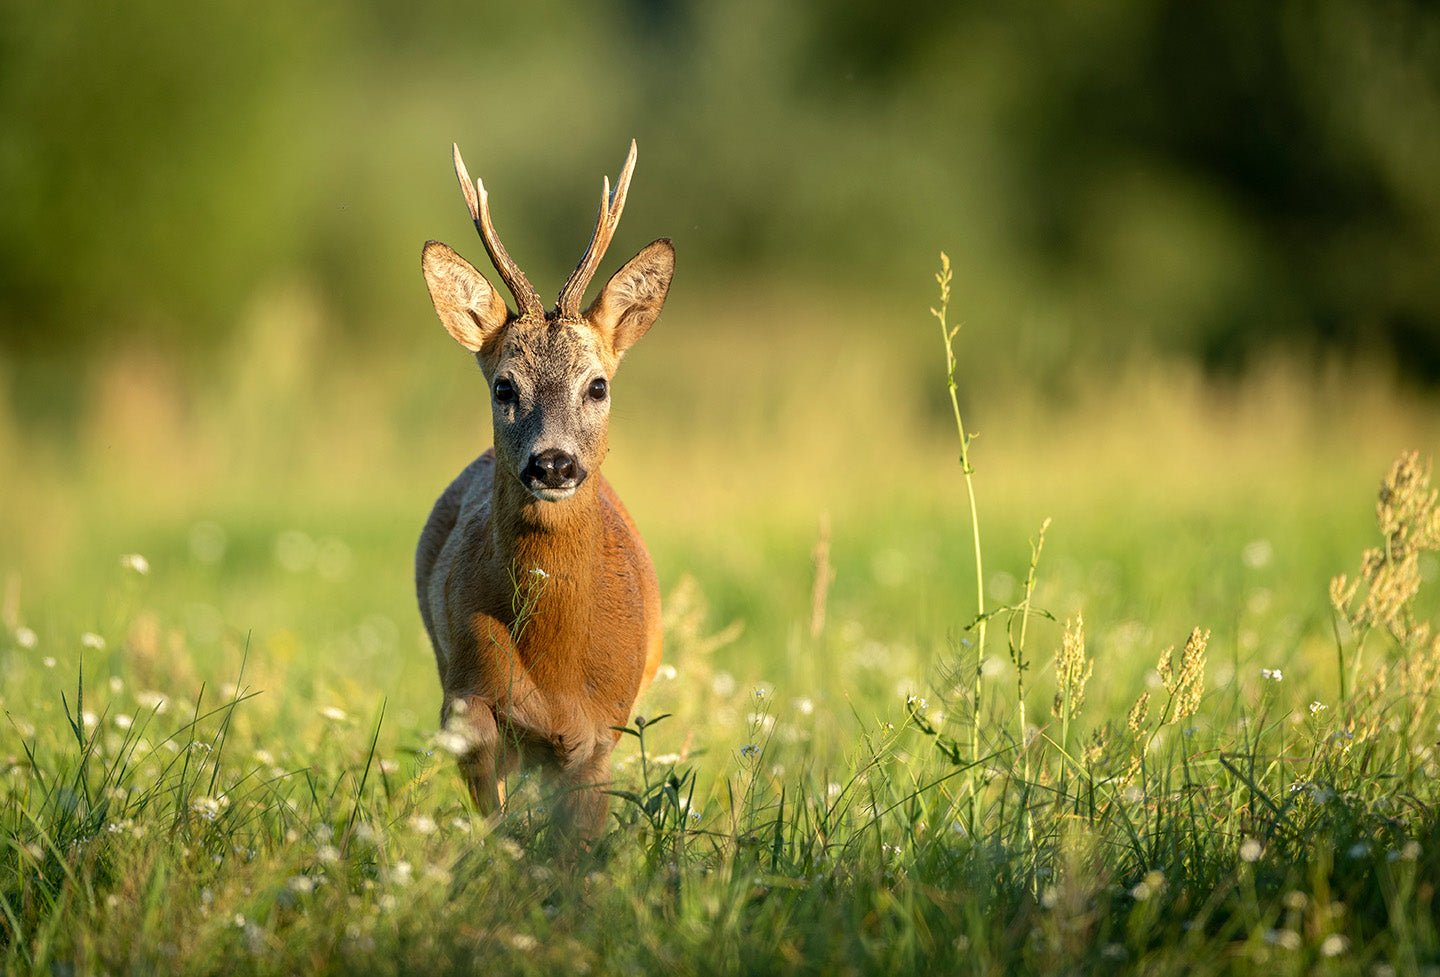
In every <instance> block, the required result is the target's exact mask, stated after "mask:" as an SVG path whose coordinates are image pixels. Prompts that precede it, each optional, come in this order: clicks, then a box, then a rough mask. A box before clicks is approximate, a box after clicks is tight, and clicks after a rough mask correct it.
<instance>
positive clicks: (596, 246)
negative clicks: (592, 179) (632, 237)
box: [556, 139, 635, 319]
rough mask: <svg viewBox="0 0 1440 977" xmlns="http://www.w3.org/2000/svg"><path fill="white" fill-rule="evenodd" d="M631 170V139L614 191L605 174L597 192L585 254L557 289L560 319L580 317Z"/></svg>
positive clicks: (617, 219) (621, 207) (621, 205)
mask: <svg viewBox="0 0 1440 977" xmlns="http://www.w3.org/2000/svg"><path fill="white" fill-rule="evenodd" d="M634 172H635V140H633V139H632V140H630V154H629V155H628V156H626V157H625V167H624V168H623V169H622V170H621V171H620V178H619V179H618V180H616V181H615V191H614V192H613V193H612V192H611V191H610V177H608V176H607V177H605V183H604V186H603V187H602V189H601V191H600V213H599V215H598V216H596V218H595V233H594V234H592V235H591V236H590V246H589V247H587V248H586V249H585V255H584V257H582V258H581V259H580V263H579V264H578V265H576V266H575V270H574V271H572V272H571V273H570V277H569V278H567V279H566V280H565V287H564V288H562V289H560V299H559V301H558V302H557V303H556V308H557V309H558V310H559V312H560V317H561V318H562V319H576V318H579V316H580V303H581V301H582V300H583V299H584V298H585V289H587V288H589V287H590V279H591V278H593V277H595V269H596V268H599V267H600V259H602V258H604V257H605V249H606V248H608V247H610V239H611V238H613V237H614V236H615V228H616V226H617V225H618V224H619V223H620V212H621V211H623V210H624V209H625V194H626V193H627V192H629V190H630V177H631V175H632V174H634Z"/></svg>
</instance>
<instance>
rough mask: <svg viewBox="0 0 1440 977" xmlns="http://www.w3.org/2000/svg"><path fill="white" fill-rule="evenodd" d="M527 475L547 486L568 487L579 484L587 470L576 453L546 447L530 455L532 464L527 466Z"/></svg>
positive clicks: (529, 478) (531, 479) (530, 478)
mask: <svg viewBox="0 0 1440 977" xmlns="http://www.w3.org/2000/svg"><path fill="white" fill-rule="evenodd" d="M525 477H526V479H528V480H529V481H532V482H539V483H540V484H541V485H543V486H545V487H546V488H568V487H570V486H572V485H577V484H579V482H580V480H581V479H582V478H584V477H585V472H584V469H582V468H581V467H580V463H579V462H578V461H576V460H575V456H574V455H571V454H568V453H566V452H564V451H561V450H560V449H559V448H546V449H545V450H544V451H541V452H540V453H538V454H533V455H531V456H530V464H528V465H526V466H525Z"/></svg>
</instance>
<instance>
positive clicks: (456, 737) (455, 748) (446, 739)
mask: <svg viewBox="0 0 1440 977" xmlns="http://www.w3.org/2000/svg"><path fill="white" fill-rule="evenodd" d="M435 746H436V747H437V748H438V749H441V750H444V751H445V752H446V753H449V754H451V755H452V756H463V755H465V754H466V753H469V752H470V747H471V743H470V737H469V736H466V735H465V733H463V732H461V731H460V730H458V729H442V730H441V731H440V732H438V733H436V734H435Z"/></svg>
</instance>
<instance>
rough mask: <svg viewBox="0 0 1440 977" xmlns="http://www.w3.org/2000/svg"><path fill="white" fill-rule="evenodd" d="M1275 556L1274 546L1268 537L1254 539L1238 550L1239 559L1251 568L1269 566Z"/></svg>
mask: <svg viewBox="0 0 1440 977" xmlns="http://www.w3.org/2000/svg"><path fill="white" fill-rule="evenodd" d="M1274 556H1275V547H1274V546H1272V545H1271V544H1270V541H1269V540H1268V539H1256V540H1252V541H1251V542H1249V543H1246V544H1245V548H1244V549H1242V550H1241V551H1240V559H1241V560H1242V561H1243V562H1244V564H1245V565H1246V566H1247V567H1249V568H1250V569H1251V570H1259V569H1261V568H1263V567H1266V566H1269V565H1270V561H1271V559H1273V558H1274Z"/></svg>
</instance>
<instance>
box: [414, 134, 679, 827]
mask: <svg viewBox="0 0 1440 977" xmlns="http://www.w3.org/2000/svg"><path fill="white" fill-rule="evenodd" d="M454 163H455V175H456V176H457V177H458V178H459V180H460V188H461V190H462V191H463V192H464V194H465V202H466V204H467V205H468V206H469V209H470V217H471V219H472V220H473V221H474V222H475V227H476V229H477V230H479V232H480V238H481V240H482V241H483V242H484V245H485V250H486V251H487V252H488V253H489V255H490V260H491V262H492V263H493V264H494V265H495V270H496V271H497V272H499V274H500V277H501V279H502V280H503V281H504V282H505V285H506V286H507V287H508V288H509V290H510V293H511V295H513V296H514V297H515V303H516V306H517V308H516V310H515V311H513V312H512V311H511V310H510V309H508V308H507V307H506V304H505V300H504V299H503V298H501V297H500V295H499V294H498V293H497V292H496V290H495V288H494V287H493V286H492V285H491V284H490V282H489V281H487V280H486V278H485V276H483V275H482V274H480V272H478V271H476V270H475V268H474V267H473V266H472V265H470V263H469V262H467V261H466V260H465V259H464V258H462V257H460V255H458V254H456V253H455V252H454V251H453V250H451V249H450V248H449V247H448V246H446V245H444V244H441V243H440V242H438V241H430V242H427V243H426V245H425V250H424V252H423V254H422V256H421V265H422V267H423V269H424V272H425V284H426V285H427V286H428V287H429V289H430V298H431V301H432V302H433V303H434V304H435V311H436V313H437V314H438V315H439V317H440V322H441V323H442V324H443V325H444V326H445V328H446V330H448V331H449V333H450V335H451V336H453V337H454V338H455V340H456V342H458V343H459V344H460V345H461V346H464V347H465V348H466V349H468V350H470V351H471V352H473V353H474V354H475V356H476V359H477V360H478V361H479V363H480V369H481V370H482V371H483V372H484V375H485V379H486V381H487V382H488V383H489V386H490V394H491V399H492V402H491V415H492V422H493V426H494V447H493V448H491V449H488V450H487V451H485V453H484V454H482V455H480V457H478V458H476V459H475V460H474V461H473V462H471V463H470V465H469V466H468V467H467V468H466V469H465V470H464V471H462V472H461V473H460V475H459V476H458V477H456V479H455V480H454V481H453V482H451V483H450V487H449V488H447V489H446V490H445V492H444V494H443V495H441V496H440V499H439V501H437V502H436V503H435V508H434V510H433V511H432V512H431V513H430V519H429V520H428V521H427V522H426V524H425V529H424V531H423V532H422V533H421V536H420V544H419V547H418V548H417V550H416V553H415V588H416V591H417V594H418V596H419V600H420V615H421V617H422V618H424V621H425V628H426V630H427V631H428V632H429V634H430V640H431V643H432V644H433V645H434V646H435V659H436V663H437V664H438V665H439V668H440V684H441V690H442V692H443V695H444V700H443V705H442V706H441V710H440V721H441V725H442V726H443V727H446V728H448V729H450V730H452V731H457V732H459V733H460V734H462V735H463V736H464V749H463V751H462V753H461V757H460V769H461V773H462V775H463V776H464V778H465V781H466V786H467V787H468V788H469V790H470V794H471V796H472V797H473V798H474V800H475V804H476V806H477V807H479V809H480V810H481V811H482V812H484V813H486V814H490V813H492V812H494V811H496V810H498V809H499V807H500V806H501V805H502V804H503V803H504V778H505V776H506V775H507V774H508V773H510V772H511V771H513V770H515V769H516V768H517V767H518V766H519V765H521V764H522V763H523V764H526V765H539V766H542V767H544V768H547V769H548V770H550V771H552V772H554V773H555V774H557V775H558V779H559V781H560V786H561V787H562V788H563V791H562V793H561V797H560V799H559V804H558V807H559V812H558V813H559V819H558V823H559V824H560V825H561V826H562V829H563V830H567V831H577V832H578V833H579V834H580V835H581V836H583V837H586V838H590V837H593V836H595V835H597V834H598V833H599V832H600V831H601V830H603V828H604V824H605V815H606V810H607V808H608V801H607V797H606V794H605V792H604V785H605V783H606V782H607V781H608V779H609V772H610V753H611V751H612V750H613V749H614V747H615V743H616V742H617V740H618V739H619V733H618V732H616V731H614V729H612V727H615V726H623V725H625V724H626V723H627V722H628V720H629V718H630V709H631V708H632V706H633V705H634V704H635V699H636V697H637V696H638V695H639V693H640V691H641V689H642V688H643V687H644V686H645V685H647V684H648V683H649V681H650V679H651V678H652V677H653V676H654V674H655V670H656V668H657V667H658V666H659V664H660V643H661V634H660V592H659V587H658V585H657V584H656V581H655V570H654V567H653V566H652V565H651V562H650V555H649V553H648V552H646V549H645V544H644V542H643V541H642V540H641V538H640V533H639V531H638V530H637V529H636V528H635V524H634V523H633V522H632V521H631V519H630V516H629V514H628V513H627V512H626V511H625V507H624V506H622V505H621V504H620V499H619V497H618V496H617V495H616V494H615V491H614V489H612V488H611V487H610V485H609V483H608V482H606V481H605V478H604V477H603V476H602V475H601V474H600V472H599V468H600V463H601V462H602V461H603V460H604V458H605V454H606V452H607V451H608V450H609V447H608V440H607V432H608V427H609V419H610V379H611V377H612V376H614V374H615V368H616V367H617V366H618V365H619V363H620V358H621V357H622V356H623V355H624V354H625V351H626V350H627V349H629V348H630V347H631V346H632V345H633V344H634V343H635V342H636V340H638V339H639V338H640V337H641V336H643V335H645V332H646V331H647V330H648V329H649V328H650V326H651V325H652V324H653V323H654V322H655V319H656V317H658V316H659V315H660V308H661V306H662V305H663V304H664V302H665V296H666V294H667V293H668V292H669V289H670V278H671V276H672V274H673V273H674V270H675V249H674V248H673V247H672V246H671V244H670V242H669V240H667V239H664V238H662V239H660V240H658V241H655V242H653V243H651V244H649V245H647V246H646V247H645V248H643V249H642V250H641V251H640V253H639V254H637V255H636V256H635V257H633V258H631V259H630V261H629V262H627V263H626V264H625V266H624V267H623V268H621V269H620V270H619V271H618V272H616V273H615V275H614V276H613V277H612V278H611V279H610V280H609V281H608V282H607V283H606V284H605V287H604V288H603V289H601V290H600V294H599V295H598V296H597V297H596V299H595V301H594V302H592V303H591V304H590V306H589V307H588V308H586V309H585V310H584V311H581V308H580V303H581V301H582V300H583V298H584V293H585V289H586V287H587V286H588V285H589V283H590V279H591V278H592V277H593V276H594V274H595V271H596V269H597V267H598V266H599V264H600V260H601V258H602V257H603V256H604V254H605V250H606V248H607V247H608V246H609V244H610V239H611V238H612V237H613V236H614V234H615V226H616V224H617V223H618V222H619V220H620V212H621V211H622V210H623V209H624V206H625V194H626V191H627V190H628V189H629V187H630V176H631V174H632V173H633V172H634V169H635V143H634V141H633V140H632V141H631V143H630V153H629V155H628V157H627V158H626V160H625V167H624V169H623V170H622V172H621V174H620V178H619V180H618V181H616V184H615V188H614V192H613V193H612V192H611V188H610V180H609V177H606V178H605V182H604V186H603V189H602V195H601V200H600V214H599V216H598V217H597V218H596V221H595V231H594V233H593V235H592V236H591V239H590V245H589V247H587V248H586V249H585V254H584V256H583V257H582V258H581V259H580V263H579V265H577V266H576V268H575V270H574V271H573V272H571V274H570V277H569V278H568V279H567V280H566V282H565V285H564V287H563V288H562V289H561V290H560V297H559V300H558V301H557V303H556V306H555V308H554V309H553V310H551V311H549V312H547V311H545V309H544V306H543V305H542V304H541V302H540V297H539V295H538V294H537V293H536V291H535V289H534V287H533V286H531V284H530V282H529V280H528V279H527V278H526V277H525V274H524V273H523V272H522V271H521V270H520V269H519V268H518V267H517V266H516V264H515V262H514V261H513V260H511V258H510V255H509V254H507V253H506V251H505V246H504V245H503V244H501V243H500V238H499V236H498V235H497V234H496V233H495V226H494V224H493V223H491V220H490V206H489V201H488V197H487V195H486V192H485V186H484V184H483V183H482V182H481V181H479V180H477V181H475V182H474V184H472V183H471V182H470V176H469V174H468V173H467V172H466V170H465V163H464V161H463V160H462V159H461V158H460V149H459V147H458V146H457V147H454Z"/></svg>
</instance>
